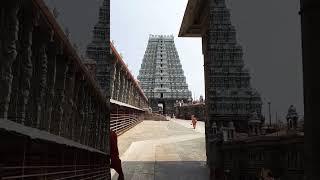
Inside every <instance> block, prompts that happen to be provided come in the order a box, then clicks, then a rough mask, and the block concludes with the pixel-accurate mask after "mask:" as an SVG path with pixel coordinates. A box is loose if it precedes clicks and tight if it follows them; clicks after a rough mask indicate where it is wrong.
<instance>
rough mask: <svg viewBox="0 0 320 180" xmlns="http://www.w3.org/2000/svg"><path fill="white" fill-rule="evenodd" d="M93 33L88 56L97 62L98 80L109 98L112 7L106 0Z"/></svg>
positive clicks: (87, 52)
mask: <svg viewBox="0 0 320 180" xmlns="http://www.w3.org/2000/svg"><path fill="white" fill-rule="evenodd" d="M92 33H93V38H92V42H91V43H90V44H89V45H88V46H87V50H86V56H87V58H88V59H91V60H93V61H94V62H95V63H96V69H95V71H96V72H95V73H96V78H97V81H98V83H99V85H100V87H101V91H102V92H103V93H104V94H105V95H106V96H107V98H109V97H110V72H111V66H110V63H111V62H110V61H108V60H107V59H108V56H110V43H109V42H110V37H109V36H110V7H109V5H108V3H107V1H106V0H104V1H103V4H102V6H101V7H100V10H99V20H98V23H97V24H96V25H95V26H94V29H93V31H92Z"/></svg>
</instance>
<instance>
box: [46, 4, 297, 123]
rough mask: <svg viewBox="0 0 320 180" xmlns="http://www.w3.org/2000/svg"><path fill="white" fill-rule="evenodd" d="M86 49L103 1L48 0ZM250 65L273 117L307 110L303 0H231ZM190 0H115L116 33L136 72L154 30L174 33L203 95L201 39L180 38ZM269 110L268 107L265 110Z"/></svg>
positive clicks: (187, 68) (196, 87) (186, 66)
mask: <svg viewBox="0 0 320 180" xmlns="http://www.w3.org/2000/svg"><path fill="white" fill-rule="evenodd" d="M45 1H46V2H47V4H48V5H49V6H50V8H53V7H56V8H57V9H58V10H59V12H60V16H59V18H58V20H59V21H60V23H61V24H62V25H63V27H68V28H69V30H70V32H71V37H70V39H71V40H72V41H73V42H75V43H76V44H77V45H78V46H79V47H80V52H83V50H84V49H85V46H86V44H87V43H88V42H90V40H91V37H92V35H91V30H92V28H93V25H94V24H95V22H96V21H97V17H98V7H99V6H100V5H101V3H102V0H67V1H66V0H45ZM226 1H227V3H228V7H229V8H231V15H232V17H231V19H232V23H233V24H234V25H235V27H236V29H237V35H238V37H237V38H238V41H239V43H240V44H241V45H242V46H243V49H244V61H245V63H246V65H247V66H248V67H249V68H250V71H251V75H252V81H251V82H252V87H254V88H256V89H258V91H259V92H260V93H261V95H262V97H263V99H265V101H266V100H269V101H271V110H272V112H273V113H272V114H273V118H274V117H275V113H276V112H278V114H279V116H280V117H282V118H283V117H284V115H285V114H286V111H287V110H288V108H289V106H290V105H291V104H293V105H295V106H296V107H297V110H298V112H299V113H300V114H302V113H303V96H302V93H303V91H302V65H301V42H300V17H299V15H298V11H299V0H280V1H279V0H267V1H266V0H226ZM186 4H187V0H111V38H112V40H114V41H115V44H116V47H117V49H118V51H119V52H120V53H122V55H123V57H124V60H125V61H126V63H127V64H128V65H129V68H130V69H131V70H132V73H133V74H134V75H135V76H137V75H138V72H139V69H140V65H141V62H142V58H143V55H144V52H145V49H146V46H147V42H148V37H149V34H169V35H170V34H173V35H174V36H175V43H176V47H177V50H178V53H179V56H180V60H181V63H182V67H183V69H184V73H185V75H186V78H187V83H188V84H189V89H190V90H191V91H192V92H193V93H195V96H196V98H198V97H199V95H200V94H204V78H203V77H204V75H203V56H202V51H201V40H200V39H199V38H178V37H177V34H178V32H179V28H180V25H181V20H182V17H183V14H184V10H185V7H186ZM265 110H267V108H266V106H264V111H265Z"/></svg>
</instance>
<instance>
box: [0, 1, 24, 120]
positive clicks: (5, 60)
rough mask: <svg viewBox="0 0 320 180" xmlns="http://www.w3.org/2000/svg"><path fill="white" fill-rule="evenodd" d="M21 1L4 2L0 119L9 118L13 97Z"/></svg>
mask: <svg viewBox="0 0 320 180" xmlns="http://www.w3.org/2000/svg"><path fill="white" fill-rule="evenodd" d="M19 2H20V1H19V0H12V1H7V2H3V4H5V7H4V8H3V9H2V12H3V22H1V46H0V52H1V53H0V118H7V114H8V108H9V103H10V95H11V83H12V70H11V66H12V63H13V62H14V61H15V60H16V57H17V46H16V42H17V40H18V31H19V20H18V17H17V14H18V11H19Z"/></svg>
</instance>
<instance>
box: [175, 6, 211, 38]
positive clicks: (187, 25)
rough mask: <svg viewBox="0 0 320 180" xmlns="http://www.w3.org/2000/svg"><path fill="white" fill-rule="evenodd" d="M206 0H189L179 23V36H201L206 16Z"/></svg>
mask: <svg viewBox="0 0 320 180" xmlns="http://www.w3.org/2000/svg"><path fill="white" fill-rule="evenodd" d="M206 4H207V0H189V1H188V4H187V7H186V10H185V13H184V17H183V20H182V23H181V27H180V32H179V35H178V36H179V37H201V36H202V31H203V27H204V26H203V25H204V22H205V21H204V19H205V18H206V17H207V16H208V13H209V11H208V7H207V6H206Z"/></svg>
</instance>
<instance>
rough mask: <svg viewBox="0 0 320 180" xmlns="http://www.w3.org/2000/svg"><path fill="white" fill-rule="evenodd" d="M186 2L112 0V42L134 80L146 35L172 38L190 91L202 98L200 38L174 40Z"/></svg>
mask: <svg viewBox="0 0 320 180" xmlns="http://www.w3.org/2000/svg"><path fill="white" fill-rule="evenodd" d="M186 4H187V0H134V1H129V0H111V39H112V40H114V41H115V45H116V47H117V49H118V51H119V52H121V54H122V55H123V58H124V60H125V61H126V62H127V63H128V65H129V67H130V69H132V73H133V74H134V75H135V77H137V75H138V74H139V69H140V66H141V63H142V58H143V55H144V52H145V50H146V47H147V43H148V38H149V34H159V35H160V34H164V35H171V34H173V35H174V36H175V44H176V48H177V51H178V54H179V57H180V61H181V64H182V68H183V70H184V74H185V75H186V79H187V83H188V85H189V90H191V91H192V92H193V97H194V96H196V98H197V99H198V98H199V96H200V95H204V75H203V70H202V69H203V58H202V51H201V39H200V38H198V39H190V38H177V35H178V32H179V28H180V24H181V21H182V17H183V14H184V9H185V6H186Z"/></svg>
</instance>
